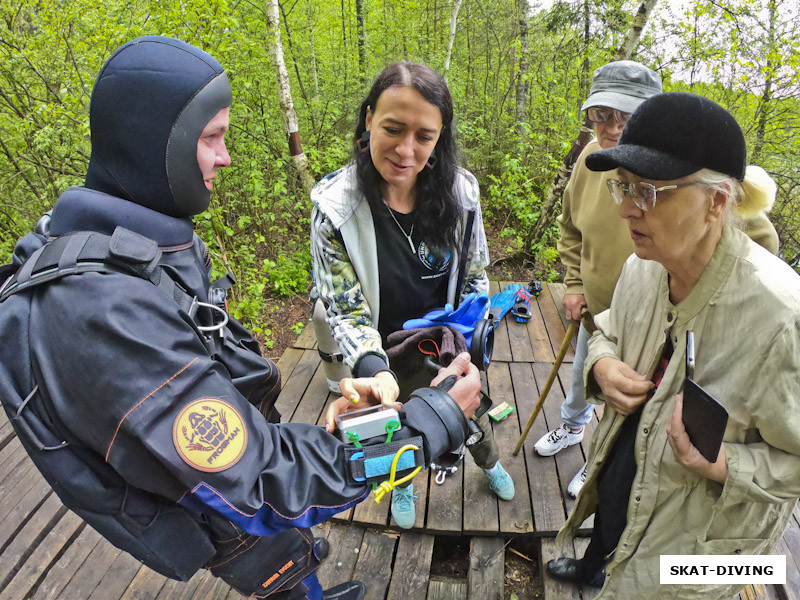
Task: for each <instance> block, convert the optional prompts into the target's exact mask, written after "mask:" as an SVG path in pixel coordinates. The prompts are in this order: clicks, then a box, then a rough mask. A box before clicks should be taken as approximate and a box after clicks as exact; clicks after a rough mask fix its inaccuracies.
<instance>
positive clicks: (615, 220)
mask: <svg viewBox="0 0 800 600" xmlns="http://www.w3.org/2000/svg"><path fill="white" fill-rule="evenodd" d="M598 150H601V148H600V144H598V143H597V141H596V140H593V141H591V142H590V143H589V144H588V145H587V146H586V148H584V149H583V152H581V154H580V156H578V160H577V161H576V162H575V167H574V168H573V170H572V176H571V177H570V178H569V182H568V183H567V187H566V188H565V189H564V198H563V200H562V203H561V204H562V208H561V214H560V215H559V217H558V219H557V222H558V228H559V230H560V231H561V237H560V238H559V240H558V252H559V254H560V255H561V262H562V264H563V265H564V267H565V268H566V274H565V275H564V283H565V284H566V286H567V289H566V293H567V294H583V295H584V296H585V297H586V303H587V304H588V305H589V312H590V313H592V314H593V315H597V314H600V313H601V312H603V311H604V310H606V309H607V308H608V307H609V306H610V305H611V295H612V294H613V293H614V286H615V285H616V283H617V278H618V277H619V273H620V271H621V270H622V265H623V264H625V260H626V259H627V258H628V257H629V256H630V255H631V253H632V252H633V240H631V235H630V232H629V231H628V223H627V222H626V221H625V219H623V218H621V217H620V216H619V210H618V209H617V206H616V205H615V204H614V201H613V200H612V199H611V194H610V193H609V191H608V187H607V186H606V181H607V180H609V179H612V178H614V177H616V176H617V172H616V170H614V171H606V172H603V173H597V172H595V171H590V170H589V169H588V168H587V167H586V157H587V156H588V155H589V154H591V153H592V152H597V151H598ZM584 324H585V325H588V326H589V329H590V331H591V330H592V329H593V326H592V325H591V323H590V322H586V323H584Z"/></svg>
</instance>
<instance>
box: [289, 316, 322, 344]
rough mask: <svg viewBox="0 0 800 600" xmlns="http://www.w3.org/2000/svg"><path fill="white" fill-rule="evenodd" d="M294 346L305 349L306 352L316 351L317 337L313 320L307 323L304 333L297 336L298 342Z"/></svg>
mask: <svg viewBox="0 0 800 600" xmlns="http://www.w3.org/2000/svg"><path fill="white" fill-rule="evenodd" d="M292 346H293V347H295V348H303V349H304V350H314V349H315V348H316V347H317V336H316V334H315V332H314V323H313V322H312V321H311V319H309V320H307V321H306V322H305V327H303V331H301V332H300V335H298V336H297V340H295V342H294V344H292Z"/></svg>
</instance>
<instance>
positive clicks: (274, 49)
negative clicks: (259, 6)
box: [267, 0, 314, 195]
mask: <svg viewBox="0 0 800 600" xmlns="http://www.w3.org/2000/svg"><path fill="white" fill-rule="evenodd" d="M267 26H268V27H269V32H270V34H271V36H270V40H269V57H270V59H271V60H272V67H273V69H274V70H275V78H276V80H277V82H278V97H279V98H280V104H281V112H282V114H283V125H284V128H285V129H286V135H287V138H288V142H289V154H290V156H291V158H292V164H293V165H294V167H295V169H296V170H297V174H298V175H299V176H300V182H301V184H302V185H303V190H304V191H305V193H306V195H309V194H310V193H311V188H313V187H314V176H313V175H312V174H311V170H310V169H309V168H308V158H307V157H306V155H305V154H304V153H303V146H302V144H301V143H300V132H299V127H298V123H297V113H296V112H295V110H294V103H293V102H292V90H291V89H290V87H289V72H288V71H287V70H286V63H285V62H284V60H283V47H282V46H281V24H280V7H279V6H278V0H270V2H269V4H268V5H267Z"/></svg>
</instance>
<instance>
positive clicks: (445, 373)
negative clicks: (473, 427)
mask: <svg viewBox="0 0 800 600" xmlns="http://www.w3.org/2000/svg"><path fill="white" fill-rule="evenodd" d="M450 375H455V376H456V382H455V384H453V387H451V388H450V389H449V390H448V391H447V393H448V394H450V397H451V398H452V399H453V400H455V401H456V404H458V406H459V408H461V410H462V411H463V413H464V416H465V417H467V418H468V419H469V418H470V417H472V416H473V415H474V414H475V411H476V410H478V407H479V406H480V405H481V397H480V393H481V376H480V372H479V371H478V367H476V366H475V365H473V364H472V360H471V359H470V356H469V352H462V353H461V354H459V355H458V356H456V357H455V358H454V359H453V362H451V363H450V364H449V365H448V366H447V367H445V368H444V369H440V370H439V374H438V375H436V377H434V379H433V381H431V387H433V386H435V385H437V384H439V382H441V381H444V380H445V379H446V378H447V377H449V376H450ZM462 375H463V377H462Z"/></svg>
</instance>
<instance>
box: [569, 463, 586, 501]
mask: <svg viewBox="0 0 800 600" xmlns="http://www.w3.org/2000/svg"><path fill="white" fill-rule="evenodd" d="M588 469H589V463H583V468H582V469H581V470H580V471H578V472H577V473H575V477H573V478H572V481H570V482H569V485H568V486H567V493H568V494H569V495H570V496H572V497H573V498H577V497H578V494H580V492H581V488H582V487H583V484H584V483H586V471H587V470H588Z"/></svg>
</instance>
